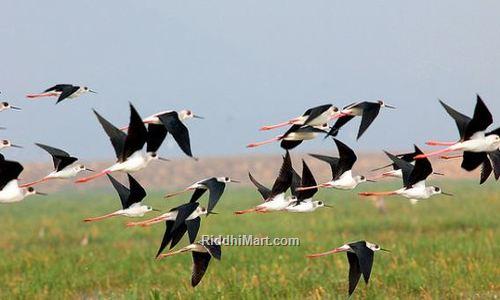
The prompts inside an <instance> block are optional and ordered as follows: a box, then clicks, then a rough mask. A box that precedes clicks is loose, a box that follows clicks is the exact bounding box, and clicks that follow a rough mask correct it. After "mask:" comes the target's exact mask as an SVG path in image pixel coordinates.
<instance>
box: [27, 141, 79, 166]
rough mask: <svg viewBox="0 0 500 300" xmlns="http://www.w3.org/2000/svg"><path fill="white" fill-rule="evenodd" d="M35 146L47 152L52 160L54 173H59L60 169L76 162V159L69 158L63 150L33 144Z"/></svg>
mask: <svg viewBox="0 0 500 300" xmlns="http://www.w3.org/2000/svg"><path fill="white" fill-rule="evenodd" d="M35 145H37V146H38V147H40V148H42V149H43V150H45V151H47V152H48V153H49V154H50V155H51V156H52V160H53V161H54V169H55V170H56V171H61V170H62V169H64V168H66V167H67V166H69V165H71V164H72V163H74V162H75V161H77V160H78V158H76V157H71V156H70V155H69V154H68V152H66V151H64V150H61V149H58V148H54V147H51V146H47V145H44V144H39V143H35Z"/></svg>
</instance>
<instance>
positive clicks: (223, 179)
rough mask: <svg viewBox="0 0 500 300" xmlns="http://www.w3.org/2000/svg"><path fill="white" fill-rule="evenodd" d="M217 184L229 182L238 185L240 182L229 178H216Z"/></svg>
mask: <svg viewBox="0 0 500 300" xmlns="http://www.w3.org/2000/svg"><path fill="white" fill-rule="evenodd" d="M217 181H218V182H224V183H229V182H234V183H239V182H240V181H238V180H234V179H231V178H229V177H217Z"/></svg>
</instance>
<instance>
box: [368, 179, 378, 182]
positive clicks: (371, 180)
mask: <svg viewBox="0 0 500 300" xmlns="http://www.w3.org/2000/svg"><path fill="white" fill-rule="evenodd" d="M366 181H367V182H377V181H376V180H373V179H367V180H366Z"/></svg>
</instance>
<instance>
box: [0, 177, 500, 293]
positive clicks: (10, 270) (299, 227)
mask: <svg viewBox="0 0 500 300" xmlns="http://www.w3.org/2000/svg"><path fill="white" fill-rule="evenodd" d="M395 185H396V183H394V184H392V183H388V184H386V185H376V186H375V189H376V190H382V189H384V188H392V187H395ZM440 185H441V186H442V187H443V189H444V190H445V191H449V192H452V193H455V194H456V196H455V197H446V196H437V197H434V198H432V199H430V200H427V201H423V202H420V203H419V204H417V205H411V204H410V203H409V202H408V201H407V200H405V199H402V198H391V199H386V209H387V212H386V213H385V214H383V213H380V212H379V211H378V210H377V209H376V208H375V206H374V205H373V203H372V202H371V201H368V200H366V199H360V198H359V197H358V196H357V195H356V193H350V192H342V191H321V192H320V193H319V194H318V195H317V198H318V199H319V200H324V201H326V202H327V203H329V204H332V205H334V206H335V208H334V209H328V208H324V209H321V210H318V211H316V212H315V213H313V214H286V213H276V214H261V215H243V216H235V215H233V214H232V212H233V211H234V210H237V209H244V208H247V207H250V206H252V205H254V204H257V203H258V199H259V197H258V195H257V193H256V192H255V191H254V190H250V189H237V188H236V187H235V186H234V185H232V186H230V187H228V188H227V190H226V193H225V195H224V196H223V198H222V200H221V202H220V203H219V206H218V207H217V208H216V211H218V212H219V213H220V214H219V215H214V216H210V217H208V218H204V219H203V221H202V228H201V231H200V234H253V235H255V236H269V237H299V238H300V240H301V245H300V246H298V247H275V248H273V247H225V248H224V249H223V257H222V261H220V262H219V261H212V262H211V265H210V267H209V269H208V272H207V274H206V275H205V277H204V279H203V280H202V282H201V283H200V285H199V286H198V287H197V288H196V289H193V288H191V286H190V273H191V256H190V255H179V256H175V257H169V258H167V259H164V260H162V261H155V260H154V259H153V257H154V255H155V253H156V250H157V249H158V246H159V243H160V239H161V237H162V235H163V230H164V225H163V224H158V225H157V226H154V227H152V228H125V227H124V223H125V222H126V221H127V219H125V218H116V219H114V220H106V221H102V222H97V223H93V224H84V223H83V222H82V221H81V220H82V219H83V218H84V217H88V216H96V215H100V214H103V213H106V212H109V211H111V210H113V209H116V208H118V203H119V202H118V199H117V197H116V195H115V194H114V193H111V192H109V193H104V192H102V193H99V192H95V193H90V192H88V193H85V194H78V193H73V194H70V195H64V194H63V193H59V194H58V193H54V194H53V195H51V196H49V197H47V198H43V197H37V198H35V197H32V198H29V199H28V200H26V201H25V202H23V203H19V204H15V205H2V206H0V220H1V227H0V228H1V232H0V234H1V235H0V298H1V299H8V298H20V299H32V298H46V299H60V298H118V299H122V298H124V299H135V298H145V299H161V298H166V297H171V296H175V297H178V298H181V299H192V298H195V299H206V298H222V299H238V298H243V299H270V298H295V299H298V298H310V299H319V298H339V299H345V298H346V296H347V270H348V264H347V259H346V257H345V255H344V254H339V255H336V256H330V257H323V258H318V259H315V260H310V259H307V258H305V257H304V255H306V254H309V253H314V252H319V251H324V250H329V249H331V248H333V247H336V246H340V245H342V244H343V243H344V242H349V241H355V240H360V239H366V240H368V241H371V242H375V243H379V244H380V245H382V247H384V248H388V249H391V250H392V253H383V252H378V253H377V254H376V255H375V264H374V268H373V271H372V277H371V281H370V284H369V285H368V286H365V284H364V282H360V284H359V285H358V289H357V290H356V292H355V294H354V298H369V299H398V298H399V299H408V298H418V299H422V298H424V299H430V298H435V299H438V298H440V299H444V298H476V299H489V298H498V297H500V255H499V253H500V242H499V240H500V231H499V225H500V218H499V212H500V186H499V185H498V184H497V183H494V182H490V183H489V184H486V185H484V186H479V185H478V184H477V183H476V182H468V181H464V182H451V181H450V182H441V183H440ZM369 187H370V186H368V188H369ZM371 187H373V186H371ZM365 189H366V186H365ZM362 190H364V189H359V190H358V191H362ZM185 199H186V198H179V199H177V200H162V199H161V197H160V194H158V193H157V194H153V195H150V196H149V197H148V198H147V200H146V202H147V203H148V204H152V205H153V206H154V207H157V208H159V209H162V210H164V209H167V208H170V207H172V206H173V205H175V204H178V203H181V201H182V200H185ZM202 203H203V204H204V205H206V200H205V199H204V200H202ZM151 216H152V215H151ZM86 235H88V245H86V246H83V245H82V244H81V241H82V239H83V238H84V236H86ZM181 244H182V245H185V244H186V241H183V242H181Z"/></svg>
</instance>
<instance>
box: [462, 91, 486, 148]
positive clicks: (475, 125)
mask: <svg viewBox="0 0 500 300" xmlns="http://www.w3.org/2000/svg"><path fill="white" fill-rule="evenodd" d="M492 123H493V116H492V115H491V112H490V111H489V110H488V107H486V104H484V102H483V100H482V99H481V97H479V95H477V102H476V107H475V108H474V115H473V116H472V120H471V121H470V122H469V124H467V129H466V130H465V136H464V138H465V139H466V140H467V139H469V138H470V137H471V136H472V135H474V133H476V132H478V131H485V130H486V128H488V126H490V125H491V124H492Z"/></svg>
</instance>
